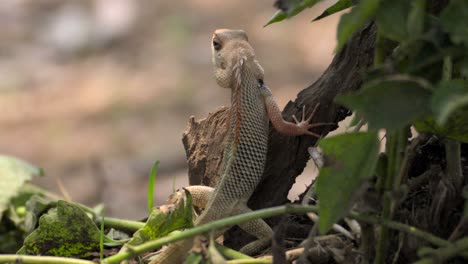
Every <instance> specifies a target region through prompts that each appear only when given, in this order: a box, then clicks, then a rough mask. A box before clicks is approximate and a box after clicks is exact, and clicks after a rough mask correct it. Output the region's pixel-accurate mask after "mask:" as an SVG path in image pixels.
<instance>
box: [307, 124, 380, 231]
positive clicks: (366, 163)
mask: <svg viewBox="0 0 468 264" xmlns="http://www.w3.org/2000/svg"><path fill="white" fill-rule="evenodd" d="M319 147H320V148H322V150H323V152H324V155H325V160H326V163H325V166H324V167H323V168H322V169H321V170H320V173H319V176H318V178H317V186H316V188H317V195H318V197H319V216H320V218H319V231H320V233H322V234H325V233H326V232H327V231H328V230H329V229H330V228H331V227H332V225H333V224H334V223H336V222H337V221H338V220H339V219H340V218H341V217H342V216H343V215H344V214H345V213H346V211H347V210H348V209H349V207H350V206H351V204H352V202H353V198H354V196H355V195H356V194H357V192H358V191H359V188H360V187H361V185H362V184H363V183H364V182H365V181H366V180H367V179H369V178H370V177H371V176H372V175H373V174H374V169H375V166H376V163H377V157H378V153H379V140H378V137H377V133H376V132H367V133H349V134H343V135H338V136H334V137H330V138H325V139H323V140H321V141H320V143H319Z"/></svg>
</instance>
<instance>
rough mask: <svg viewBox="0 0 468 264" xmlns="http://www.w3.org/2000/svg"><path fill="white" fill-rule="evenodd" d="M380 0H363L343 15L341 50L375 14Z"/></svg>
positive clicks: (339, 41)
mask: <svg viewBox="0 0 468 264" xmlns="http://www.w3.org/2000/svg"><path fill="white" fill-rule="evenodd" d="M379 2H380V1H379V0H361V1H360V2H359V4H358V5H357V6H355V7H354V8H353V9H352V10H351V12H349V13H347V14H344V15H343V16H341V19H340V22H339V23H338V33H337V39H338V45H337V48H336V49H337V51H340V50H341V49H342V48H343V46H344V45H345V44H346V42H347V41H348V40H349V38H350V37H351V36H352V35H353V34H354V33H355V32H356V31H357V30H358V29H360V28H361V27H362V26H363V25H364V24H365V23H366V22H368V21H369V20H370V19H372V17H373V16H374V15H375V13H376V11H377V8H378V7H379Z"/></svg>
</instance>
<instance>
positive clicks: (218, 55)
mask: <svg viewBox="0 0 468 264" xmlns="http://www.w3.org/2000/svg"><path fill="white" fill-rule="evenodd" d="M211 50H212V54H213V58H212V59H213V66H214V71H215V79H216V82H217V83H218V85H219V86H221V87H223V88H232V87H234V81H235V80H236V78H237V79H239V78H245V76H240V75H239V70H240V69H241V68H245V69H248V70H249V73H252V74H253V76H254V78H256V79H258V80H260V79H261V80H263V69H262V67H261V66H260V64H259V63H258V62H257V60H256V59H255V53H254V50H253V48H252V46H250V44H249V42H248V37H247V34H246V33H245V31H243V30H232V29H217V30H216V31H215V32H214V33H213V39H212V42H211ZM236 69H237V70H238V71H236ZM236 72H237V74H236Z"/></svg>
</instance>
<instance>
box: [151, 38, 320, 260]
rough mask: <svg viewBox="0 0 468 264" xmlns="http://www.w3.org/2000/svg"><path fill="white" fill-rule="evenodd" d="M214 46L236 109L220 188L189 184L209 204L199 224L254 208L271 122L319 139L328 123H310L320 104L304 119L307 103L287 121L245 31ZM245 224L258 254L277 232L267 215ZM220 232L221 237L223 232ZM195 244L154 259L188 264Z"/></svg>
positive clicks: (218, 74)
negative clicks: (251, 203) (299, 117)
mask: <svg viewBox="0 0 468 264" xmlns="http://www.w3.org/2000/svg"><path fill="white" fill-rule="evenodd" d="M211 47H212V61H213V66H214V76H215V79H216V82H217V83H218V85H219V86H221V87H223V88H228V89H230V90H231V109H230V113H229V117H228V119H227V126H228V137H227V144H226V147H225V149H224V156H223V163H222V164H223V165H222V166H221V170H220V175H221V177H220V180H219V182H218V183H217V185H216V187H215V189H214V190H213V189H212V188H210V187H206V186H190V187H188V188H187V189H188V190H189V192H191V194H192V196H193V201H194V205H196V206H198V207H203V208H206V209H205V210H204V211H203V213H202V214H201V215H200V216H199V217H198V218H197V219H196V221H195V225H202V224H206V223H209V222H211V221H214V220H218V219H221V218H224V217H228V216H232V215H236V214H240V213H245V212H249V211H251V210H250V209H249V208H248V207H247V201H248V200H249V198H250V196H251V195H252V193H253V192H254V190H255V188H256V186H257V184H258V183H259V182H260V180H261V177H262V175H263V170H264V167H265V162H266V156H267V143H268V133H269V132H268V131H269V128H268V127H269V121H271V123H272V124H273V126H274V127H275V129H276V130H278V131H279V132H280V133H282V134H285V135H289V136H299V135H311V136H315V137H319V135H317V134H315V133H312V132H311V131H309V129H310V128H311V127H315V126H319V125H322V124H314V125H311V124H309V123H310V121H311V119H312V117H313V114H314V112H315V110H316V109H317V107H315V109H314V110H313V111H312V114H311V115H310V116H309V118H307V119H304V115H305V107H304V108H303V116H302V120H301V121H298V120H297V118H296V117H294V116H293V119H294V120H295V122H296V123H292V122H288V121H285V120H284V119H283V117H282V115H281V111H280V109H279V107H278V105H277V104H276V102H275V100H274V99H273V96H272V94H271V91H270V89H269V88H268V87H267V86H266V85H265V83H264V82H263V78H264V76H263V74H264V72H263V68H262V67H261V66H260V64H259V62H258V61H257V59H256V57H255V53H254V50H253V48H252V47H251V46H250V44H249V42H248V38H247V34H246V33H245V32H244V31H243V30H230V29H218V30H216V31H215V32H214V34H213V38H212V45H211ZM208 197H209V198H208ZM197 203H198V204H197ZM240 227H241V228H242V229H244V230H245V231H247V232H249V233H251V234H252V235H254V236H256V237H257V238H258V239H259V240H256V241H254V242H251V243H249V244H247V245H246V246H244V247H243V248H242V249H241V251H242V252H244V253H247V254H249V253H255V251H259V250H260V249H263V248H264V247H266V246H267V245H268V243H270V239H271V236H272V233H273V232H272V230H271V228H270V227H269V226H268V225H267V224H266V223H265V222H264V221H263V220H262V219H258V220H254V221H250V222H248V223H245V224H243V225H241V226H240ZM215 234H216V235H221V234H222V230H221V231H217V233H215ZM191 245H192V242H191V241H180V242H177V243H173V244H170V245H169V246H168V247H167V248H166V250H165V251H163V252H162V253H161V254H160V255H158V256H157V258H156V259H155V260H154V262H151V263H182V261H183V259H184V257H185V255H186V253H187V251H188V250H189V249H190V247H191Z"/></svg>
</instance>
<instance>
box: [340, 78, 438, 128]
mask: <svg viewBox="0 0 468 264" xmlns="http://www.w3.org/2000/svg"><path fill="white" fill-rule="evenodd" d="M430 96H431V85H430V83H428V82H427V81H425V80H424V79H416V78H410V77H407V76H402V75H395V76H390V77H388V78H386V79H379V80H375V81H371V82H368V83H366V84H364V85H363V87H362V88H361V90H359V91H358V92H357V93H355V94H352V95H343V96H340V97H338V98H337V100H336V101H337V102H338V103H340V104H343V105H344V106H346V107H349V108H351V109H352V110H355V111H357V112H358V114H360V115H361V116H363V117H364V118H365V119H366V120H367V121H369V128H370V129H379V128H385V129H387V130H389V131H394V130H397V129H399V128H402V127H404V126H405V125H408V124H411V122H413V121H416V120H418V119H420V118H423V117H424V116H425V115H428V114H429V113H430V111H429V105H430Z"/></svg>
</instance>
